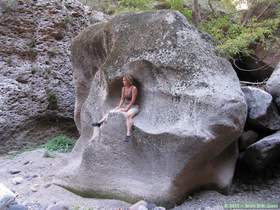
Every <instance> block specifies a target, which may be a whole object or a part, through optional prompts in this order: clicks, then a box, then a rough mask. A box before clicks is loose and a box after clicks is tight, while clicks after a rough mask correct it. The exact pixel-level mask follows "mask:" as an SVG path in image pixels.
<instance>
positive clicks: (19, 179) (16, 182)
mask: <svg viewBox="0 0 280 210" xmlns="http://www.w3.org/2000/svg"><path fill="white" fill-rule="evenodd" d="M22 181H23V177H21V176H17V177H15V178H13V179H12V183H13V184H14V185H17V184H21V183H22Z"/></svg>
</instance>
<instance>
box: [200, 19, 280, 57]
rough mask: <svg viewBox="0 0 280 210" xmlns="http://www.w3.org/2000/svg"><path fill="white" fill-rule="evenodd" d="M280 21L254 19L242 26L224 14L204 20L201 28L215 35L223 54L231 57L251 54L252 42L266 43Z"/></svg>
mask: <svg viewBox="0 0 280 210" xmlns="http://www.w3.org/2000/svg"><path fill="white" fill-rule="evenodd" d="M279 23H280V20H279V19H268V20H264V21H256V20H252V21H251V24H250V25H247V26H242V25H241V24H239V23H237V22H234V21H233V20H231V19H230V17H229V16H223V17H218V18H213V19H210V20H209V21H206V22H204V23H203V24H202V25H201V27H200V28H201V30H203V31H206V32H208V33H209V34H210V35H212V36H213V37H214V39H215V40H216V43H217V48H218V51H219V52H220V53H221V54H222V55H224V56H226V57H229V58H231V57H235V56H236V55H238V54H242V55H245V56H246V55H249V54H250V53H251V49H250V46H251V45H252V44H256V43H261V44H263V45H266V40H267V39H268V38H270V39H271V38H273V33H274V32H275V31H276V30H277V28H278V26H279Z"/></svg>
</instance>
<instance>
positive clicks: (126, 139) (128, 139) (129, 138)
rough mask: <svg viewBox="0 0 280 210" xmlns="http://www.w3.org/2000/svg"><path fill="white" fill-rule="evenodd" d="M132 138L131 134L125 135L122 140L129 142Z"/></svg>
mask: <svg viewBox="0 0 280 210" xmlns="http://www.w3.org/2000/svg"><path fill="white" fill-rule="evenodd" d="M131 140H132V136H126V137H125V140H124V142H129V141H131Z"/></svg>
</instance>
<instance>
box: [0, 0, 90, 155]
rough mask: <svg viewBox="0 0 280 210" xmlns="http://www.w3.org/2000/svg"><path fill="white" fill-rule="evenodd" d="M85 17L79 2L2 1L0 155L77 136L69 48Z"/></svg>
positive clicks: (0, 15)
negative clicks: (57, 137)
mask: <svg viewBox="0 0 280 210" xmlns="http://www.w3.org/2000/svg"><path fill="white" fill-rule="evenodd" d="M88 16H89V14H87V11H86V10H85V8H84V7H83V5H82V4H81V3H79V2H78V1H61V2H59V1H53V0H48V1H45V0H44V1H43V0H38V1H32V0H11V1H8V0H3V1H1V3H0V31H1V32H0V34H1V35H0V45H1V49H0V69H1V71H0V78H1V80H0V133H1V135H0V142H1V147H0V154H1V153H4V152H8V151H9V150H11V149H17V148H18V147H22V146H23V145H28V144H30V143H32V142H33V143H40V142H41V141H42V142H44V141H45V138H49V137H51V136H52V135H55V134H57V133H65V132H66V133H67V134H71V135H72V134H74V135H75V134H76V135H77V130H76V128H75V124H74V121H73V113H74V87H73V81H72V78H73V75H72V66H71V61H70V44H71V39H72V38H73V37H74V36H76V35H77V33H78V32H79V31H80V30H81V29H82V28H84V27H86V26H87V25H88Z"/></svg>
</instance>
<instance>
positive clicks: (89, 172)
mask: <svg viewBox="0 0 280 210" xmlns="http://www.w3.org/2000/svg"><path fill="white" fill-rule="evenodd" d="M204 36H205V35H201V34H200V33H199V32H198V31H197V30H196V29H195V28H194V27H193V26H192V25H190V24H189V23H188V22H187V20H186V18H185V17H184V16H183V15H181V14H180V13H178V12H172V11H160V12H146V13H137V14H124V15H120V16H116V17H114V18H113V19H111V20H110V21H108V22H107V23H98V24H96V25H93V26H90V27H88V28H87V29H85V30H84V31H83V32H82V33H80V35H79V36H77V37H76V38H75V39H74V41H73V45H72V60H73V65H74V69H75V70H74V79H75V93H76V103H75V122H76V125H77V127H78V129H79V131H80V133H81V136H80V138H79V140H78V142H77V143H76V145H75V148H74V151H73V154H72V156H71V158H70V159H69V164H68V165H67V166H66V167H65V168H64V169H63V170H62V171H61V172H60V173H59V174H58V175H57V179H56V181H55V183H57V184H59V185H61V186H64V187H65V188H67V189H69V190H71V191H73V192H76V193H78V194H80V195H84V196H89V197H103V198H119V199H123V200H126V201H129V202H136V201H138V200H140V199H148V200H149V201H152V202H155V203H156V204H158V205H164V206H166V207H168V206H173V205H174V204H175V203H180V202H182V201H183V200H184V199H185V197H186V196H187V194H188V193H190V192H191V191H193V190H195V189H198V188H201V187H207V188H210V189H218V190H220V191H221V192H225V190H226V189H228V187H229V186H230V184H231V180H232V177H233V172H234V168H235V163H236V159H237V156H238V148H237V141H236V140H237V139H238V138H239V136H240V134H241V133H242V130H243V127H244V123H245V120H246V114H247V105H246V102H245V98H244V95H243V93H242V91H241V88H240V85H239V80H238V78H237V76H236V73H235V72H234V70H233V69H232V67H231V65H230V63H229V62H228V61H226V60H225V59H223V58H220V57H218V56H217V55H216V54H215V51H214V47H213V46H212V45H210V44H209V43H207V42H206V41H205V39H204V38H205V37H204ZM124 73H130V74H132V75H133V76H134V78H135V79H136V81H137V84H138V87H139V90H140V95H139V101H138V103H139V104H140V107H141V111H140V113H139V114H138V115H137V116H136V117H135V119H134V125H135V130H134V133H133V136H134V137H133V141H132V142H129V143H126V142H123V139H124V137H125V135H126V132H125V131H126V125H125V117H124V116H123V115H122V114H120V113H112V114H110V115H109V118H108V121H107V123H105V124H103V126H101V127H100V128H95V129H93V127H91V123H92V122H95V121H97V120H99V119H100V118H101V116H102V115H104V114H105V113H107V112H108V111H109V110H110V109H112V108H113V107H115V106H116V105H117V103H118V102H119V99H120V92H121V86H122V82H121V81H122V75H123V74H124Z"/></svg>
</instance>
